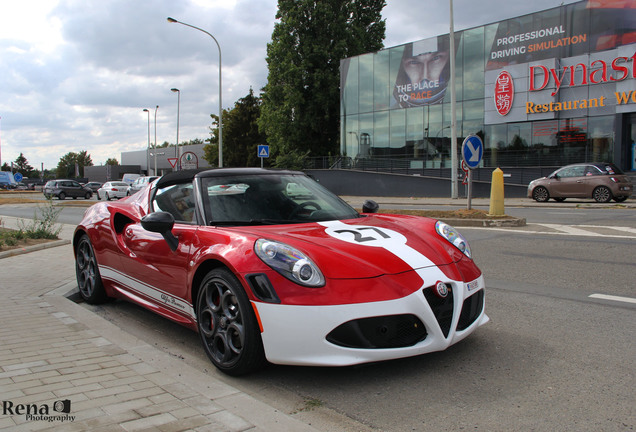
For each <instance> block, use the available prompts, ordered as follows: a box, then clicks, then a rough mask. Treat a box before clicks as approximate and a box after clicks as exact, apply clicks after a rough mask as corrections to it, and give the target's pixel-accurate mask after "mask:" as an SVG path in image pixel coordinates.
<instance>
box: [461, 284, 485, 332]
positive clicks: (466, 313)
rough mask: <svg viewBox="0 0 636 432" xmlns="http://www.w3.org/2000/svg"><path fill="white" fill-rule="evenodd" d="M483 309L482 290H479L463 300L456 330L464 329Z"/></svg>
mask: <svg viewBox="0 0 636 432" xmlns="http://www.w3.org/2000/svg"><path fill="white" fill-rule="evenodd" d="M482 310H484V290H483V289H482V290H479V291H477V292H476V293H475V294H473V295H471V296H470V297H468V298H467V299H466V300H464V304H463V305H462V313H461V314H460V315H459V322H458V323H457V330H460V331H461V330H466V329H467V328H468V327H469V326H470V325H471V324H472V323H474V322H475V320H476V319H477V318H478V317H479V315H480V314H481V311H482Z"/></svg>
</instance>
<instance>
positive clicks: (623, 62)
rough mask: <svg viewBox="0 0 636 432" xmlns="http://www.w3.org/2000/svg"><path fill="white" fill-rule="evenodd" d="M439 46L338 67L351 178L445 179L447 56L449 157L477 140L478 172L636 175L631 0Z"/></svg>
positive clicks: (443, 39) (563, 10)
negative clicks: (364, 173)
mask: <svg viewBox="0 0 636 432" xmlns="http://www.w3.org/2000/svg"><path fill="white" fill-rule="evenodd" d="M450 45H451V44H450V43H449V35H448V34H446V35H440V36H437V37H434V38H430V39H424V40H419V41H415V42H412V43H407V44H404V45H400V46H396V47H392V48H388V49H384V50H381V51H378V52H374V53H368V54H364V55H360V56H357V57H351V58H347V59H344V60H343V61H342V62H341V93H340V97H341V113H340V114H341V152H342V154H343V155H345V156H346V157H347V159H349V160H350V161H351V164H352V166H353V167H356V168H364V167H365V166H380V165H384V166H388V165H391V166H393V165H399V166H401V167H405V168H407V169H410V170H422V171H423V172H426V170H429V169H443V168H449V167H450V164H451V156H450V152H451V144H450V141H451V91H450V83H451V79H452V78H451V74H450V67H449V66H450V61H449V60H450V56H451V55H454V56H455V93H456V111H455V112H456V119H457V120H456V134H457V140H458V145H457V148H458V149H461V143H462V141H463V139H464V137H466V136H468V135H470V134H476V135H478V136H480V137H481V139H482V141H483V145H484V152H483V160H482V162H481V164H480V167H484V168H489V167H493V168H494V167H508V168H510V169H514V168H516V169H522V168H523V167H556V166H562V165H566V164H569V163H575V162H591V161H607V162H614V163H615V164H616V165H617V166H619V167H621V168H622V169H623V170H625V171H631V170H636V145H635V144H634V142H635V141H636V65H635V63H636V0H624V1H621V0H595V1H587V0H586V1H581V2H577V3H573V4H569V5H566V6H561V7H557V8H554V9H549V10H545V11H541V12H536V13H533V14H529V15H524V16H520V17H517V18H513V19H509V20H505V21H501V22H497V23H492V24H488V25H484V26H481V27H476V28H471V29H467V30H463V31H458V32H455V44H454V45H455V52H454V53H451V52H450V49H451V48H450ZM458 160H461V156H458Z"/></svg>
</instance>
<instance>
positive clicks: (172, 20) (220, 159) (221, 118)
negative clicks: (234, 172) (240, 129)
mask: <svg viewBox="0 0 636 432" xmlns="http://www.w3.org/2000/svg"><path fill="white" fill-rule="evenodd" d="M168 22H170V23H177V24H181V25H184V26H186V27H190V28H193V29H195V30H199V31H200V32H203V33H205V34H206V35H208V36H210V37H211V38H212V40H214V42H215V43H216V46H217V48H218V49H219V168H222V167H223V101H222V100H223V99H222V88H223V86H222V84H221V82H222V81H221V78H222V76H221V45H219V41H217V40H216V38H215V37H214V36H212V34H211V33H209V32H207V31H205V30H203V29H200V28H199V27H195V26H193V25H190V24H186V23H184V22H181V21H177V20H176V19H174V18H170V17H168Z"/></svg>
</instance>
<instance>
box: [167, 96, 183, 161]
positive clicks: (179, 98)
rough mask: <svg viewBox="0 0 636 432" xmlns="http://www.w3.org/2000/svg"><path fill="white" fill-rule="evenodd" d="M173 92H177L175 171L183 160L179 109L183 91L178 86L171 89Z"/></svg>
mask: <svg viewBox="0 0 636 432" xmlns="http://www.w3.org/2000/svg"><path fill="white" fill-rule="evenodd" d="M170 91H171V92H173V93H176V94H177V144H176V146H175V148H174V157H176V158H177V161H176V162H175V164H174V169H175V171H179V169H180V168H181V167H180V163H179V162H180V161H181V152H180V151H179V110H180V107H181V91H180V90H179V89H178V88H172V89H170Z"/></svg>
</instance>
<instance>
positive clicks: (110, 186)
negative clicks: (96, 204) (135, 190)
mask: <svg viewBox="0 0 636 432" xmlns="http://www.w3.org/2000/svg"><path fill="white" fill-rule="evenodd" d="M129 188H130V186H129V185H128V183H124V182H122V181H111V182H106V183H104V184H103V185H102V187H100V188H99V189H98V190H97V199H98V200H101V199H102V198H104V199H105V200H106V201H110V200H111V199H112V198H115V199H119V198H125V197H126V196H128V189H129Z"/></svg>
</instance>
